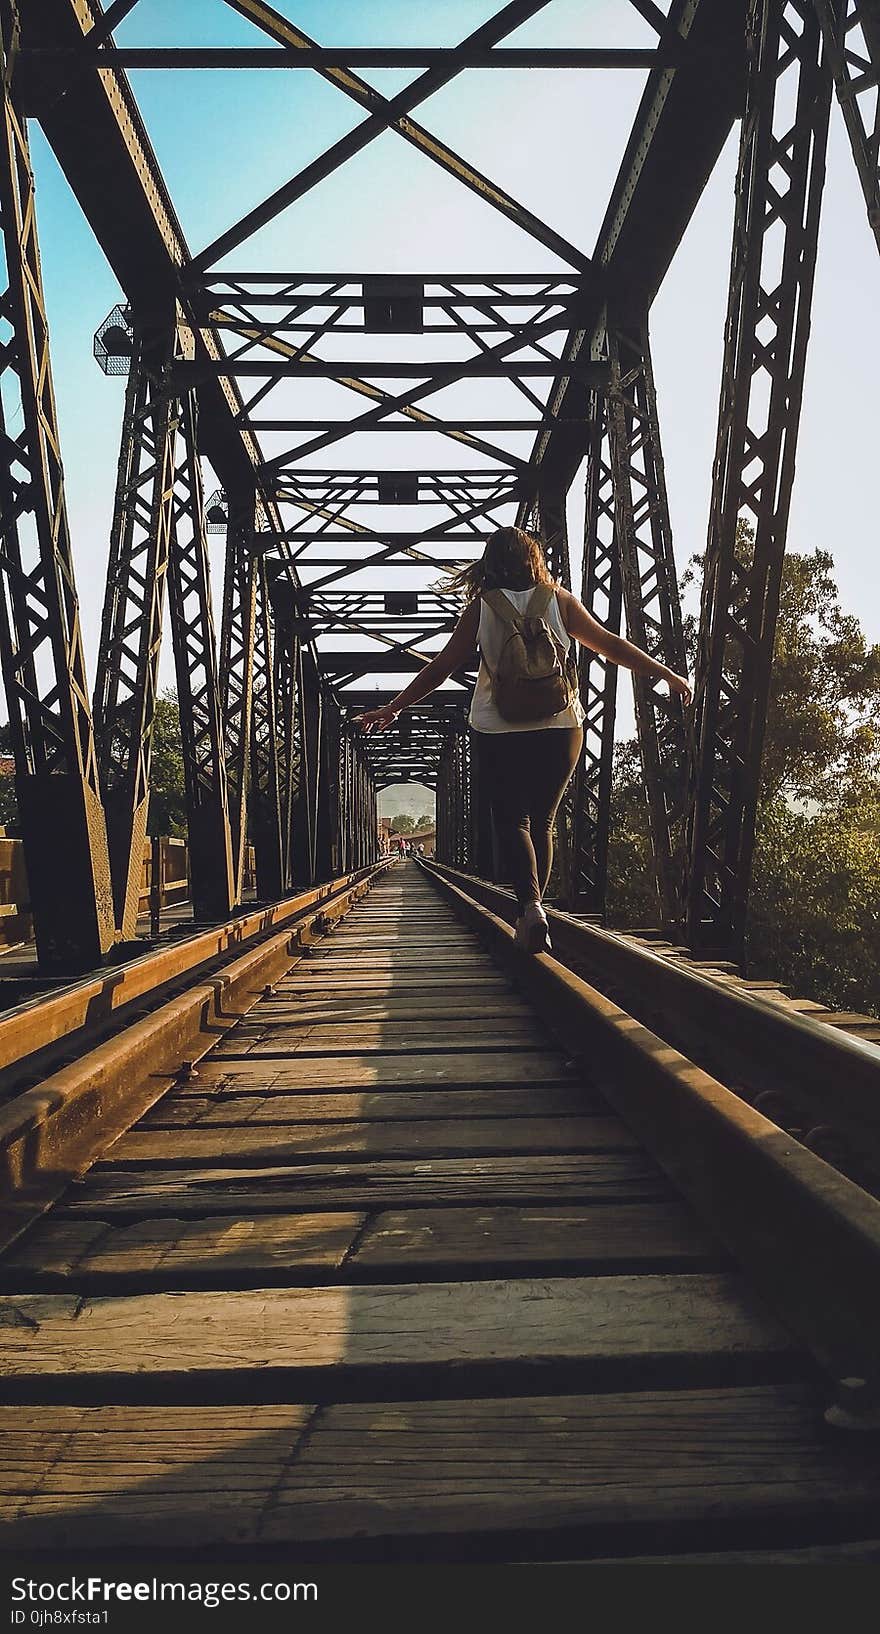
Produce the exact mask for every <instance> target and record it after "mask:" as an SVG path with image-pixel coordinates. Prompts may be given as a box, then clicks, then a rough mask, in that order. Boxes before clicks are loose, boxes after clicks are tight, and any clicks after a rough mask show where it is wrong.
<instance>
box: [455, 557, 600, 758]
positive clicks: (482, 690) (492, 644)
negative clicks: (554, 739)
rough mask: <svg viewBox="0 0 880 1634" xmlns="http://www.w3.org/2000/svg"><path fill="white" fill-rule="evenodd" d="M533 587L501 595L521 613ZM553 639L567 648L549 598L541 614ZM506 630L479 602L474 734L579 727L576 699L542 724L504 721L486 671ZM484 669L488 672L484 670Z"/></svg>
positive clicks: (495, 658) (566, 636)
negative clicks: (553, 727) (558, 640)
mask: <svg viewBox="0 0 880 1634" xmlns="http://www.w3.org/2000/svg"><path fill="white" fill-rule="evenodd" d="M535 588H536V587H535V585H533V584H532V585H530V586H529V588H528V589H527V590H505V591H504V594H505V596H506V597H507V598H508V600H509V601H510V602H512V604H513V606H514V607H515V609H516V611H517V612H518V613H524V612H525V610H526V608H527V607H528V605H529V602H530V600H531V598H532V592H533V591H534V589H535ZM544 617H545V618H546V620H547V623H548V624H549V625H550V628H551V630H552V631H553V633H554V635H558V636H559V639H560V641H561V642H562V643H563V645H564V646H565V647H569V646H570V645H571V639H570V637H569V634H568V631H567V630H566V628H565V625H564V624H563V622H562V614H561V613H560V611H559V600H558V598H557V597H556V596H555V595H553V596H551V598H550V601H549V602H548V603H547V611H546V613H545V614H544ZM505 633H506V626H505V623H504V620H503V619H502V618H499V616H498V614H497V613H496V612H494V611H493V610H492V608H491V607H490V606H489V605H488V603H487V602H485V601H483V600H482V599H481V600H480V627H479V630H478V632H477V645H478V647H479V649H480V668H479V673H478V675H477V684H476V686H475V687H474V695H473V698H472V699H471V710H470V715H469V716H468V720H469V722H470V725H471V726H472V727H473V729H474V731H475V732H540V731H543V730H544V729H545V728H547V727H551V726H581V725H582V724H583V719H584V711H583V709H582V707H581V702H580V699H579V698H576V699H575V700H574V702H573V703H572V704H571V705H570V706H569V707H568V708H567V709H560V711H559V714H558V715H549V716H548V717H547V719H546V720H543V721H506V720H504V719H503V717H502V716H501V715H499V713H498V710H497V709H496V707H495V704H494V702H493V699H492V683H491V681H490V679H489V672H490V670H494V669H495V666H496V664H497V663H498V660H499V658H500V657H501V648H502V646H503V643H504V636H505ZM487 665H488V668H487V667H486V666H487Z"/></svg>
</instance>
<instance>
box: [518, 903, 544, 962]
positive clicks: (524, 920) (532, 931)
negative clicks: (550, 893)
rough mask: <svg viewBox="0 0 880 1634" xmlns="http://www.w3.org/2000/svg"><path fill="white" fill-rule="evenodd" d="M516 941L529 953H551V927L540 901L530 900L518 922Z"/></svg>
mask: <svg viewBox="0 0 880 1634" xmlns="http://www.w3.org/2000/svg"><path fill="white" fill-rule="evenodd" d="M516 941H517V942H518V943H519V946H520V947H522V948H525V950H526V952H527V953H549V951H550V927H549V925H548V924H547V915H546V914H545V912H544V909H543V908H542V907H541V904H540V902H530V903H529V905H528V907H527V908H526V910H525V912H524V913H522V914H520V917H519V919H518V920H517V922H516Z"/></svg>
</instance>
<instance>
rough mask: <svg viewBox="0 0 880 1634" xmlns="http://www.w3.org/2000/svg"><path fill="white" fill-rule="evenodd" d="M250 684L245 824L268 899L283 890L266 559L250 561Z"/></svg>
mask: <svg viewBox="0 0 880 1634" xmlns="http://www.w3.org/2000/svg"><path fill="white" fill-rule="evenodd" d="M253 571H254V578H255V594H254V641H253V688H252V695H251V733H250V798H249V817H250V822H249V827H250V835H251V839H252V841H253V846H254V851H255V853H256V862H257V895H258V896H259V897H261V898H262V899H263V900H264V901H266V902H271V901H272V899H273V898H274V897H278V896H280V895H281V893H282V891H283V890H284V847H283V841H282V834H281V791H280V779H279V766H278V730H277V722H276V717H275V664H274V660H273V656H272V618H271V609H270V606H269V593H268V587H267V583H266V563H265V558H264V557H263V556H260V555H258V556H257V557H256V559H255V562H254V568H253Z"/></svg>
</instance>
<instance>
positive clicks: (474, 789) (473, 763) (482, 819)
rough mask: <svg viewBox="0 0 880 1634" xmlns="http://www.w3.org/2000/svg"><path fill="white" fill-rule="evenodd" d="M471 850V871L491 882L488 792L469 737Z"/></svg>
mask: <svg viewBox="0 0 880 1634" xmlns="http://www.w3.org/2000/svg"><path fill="white" fill-rule="evenodd" d="M469 772H470V809H471V850H472V854H473V871H474V873H475V874H479V876H480V878H481V879H489V880H492V879H494V878H495V872H496V869H495V832H494V825H493V822H492V808H491V805H490V802H489V791H488V789H487V788H486V786H485V779H484V778H483V776H482V773H481V768H480V756H479V752H478V746H477V743H476V741H475V739H474V737H473V736H471V737H470V740H469Z"/></svg>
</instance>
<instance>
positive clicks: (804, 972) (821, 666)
mask: <svg viewBox="0 0 880 1634" xmlns="http://www.w3.org/2000/svg"><path fill="white" fill-rule="evenodd" d="M749 543H750V541H749V539H748V536H745V537H741V541H740V544H741V549H743V547H744V554H745V553H747V551H748V547H749ZM695 564H696V559H695V561H694V562H692V563H691V565H690V567H689V568H688V571H687V573H686V574H685V576H684V580H683V585H684V584H686V583H688V582H690V581H691V580H692V579H693V578H694V576H695ZM833 568H834V563H833V558H832V556H831V554H830V553H829V552H828V551H823V550H815V551H812V552H810V553H807V554H798V553H797V552H794V551H793V552H791V553H790V554H789V555H788V556H787V557H786V559H785V563H784V567H783V575H782V585H781V595H780V608H779V619H778V624H777V630H776V638H775V644H774V658H773V671H772V676H771V687H770V697H769V702H768V709H767V723H766V734H765V741H764V758H763V765H762V777H761V791H760V798H759V806H758V819H757V832H756V845H755V857H754V868H753V877H752V888H751V894H750V899H749V917H748V925H747V931H746V957H747V961H748V965H749V968H750V969H753V970H755V971H757V972H759V973H761V974H767V975H772V976H773V977H775V978H777V979H778V980H781V981H786V982H789V983H790V984H791V986H792V987H793V988H795V989H796V990H797V992H798V993H799V995H801V996H803V997H807V998H816V999H819V1000H820V1001H821V1002H823V1003H827V1004H831V1005H834V1006H838V1007H839V1006H844V1007H846V1008H858V1009H867V1010H873V1009H877V1008H880V989H878V978H877V976H876V974H875V972H876V971H877V970H878V968H880V884H878V881H880V731H878V727H877V725H876V724H875V723H876V722H877V721H878V720H880V646H877V645H873V646H872V645H870V644H869V643H868V642H867V640H866V639H865V635H864V632H863V631H862V629H861V626H860V624H859V621H858V619H857V618H856V617H854V616H853V615H851V614H847V613H845V612H844V611H843V609H842V608H841V606H840V601H839V596H838V591H837V587H836V584H835V582H834V574H833ZM686 635H687V639H688V643H689V647H690V651H691V655H693V651H694V645H695V639H696V629H695V620H694V619H693V618H689V619H688V620H686ZM613 822H614V827H613V831H612V839H611V845H610V853H609V918H610V920H611V922H612V923H614V924H619V925H631V926H632V925H636V924H640V923H641V924H645V923H652V922H656V906H655V901H654V892H653V883H652V879H651V869H650V843H649V838H648V822H647V809H646V806H645V802H644V792H643V787H642V781H641V776H640V771H639V760H638V751H637V747H636V745H635V743H631V744H624V745H621V746H620V747H619V749H618V751H617V754H616V756H615V778H614V793H613Z"/></svg>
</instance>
